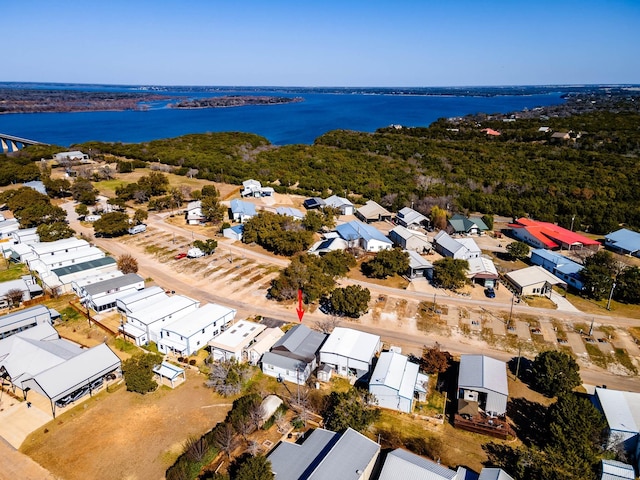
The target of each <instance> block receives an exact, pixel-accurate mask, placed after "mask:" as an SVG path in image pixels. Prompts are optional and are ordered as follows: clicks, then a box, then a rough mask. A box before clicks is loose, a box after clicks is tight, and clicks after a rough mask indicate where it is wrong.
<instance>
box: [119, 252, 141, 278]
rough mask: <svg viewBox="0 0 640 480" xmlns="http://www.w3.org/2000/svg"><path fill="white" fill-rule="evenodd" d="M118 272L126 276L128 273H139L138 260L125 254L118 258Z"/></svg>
mask: <svg viewBox="0 0 640 480" xmlns="http://www.w3.org/2000/svg"><path fill="white" fill-rule="evenodd" d="M117 263H118V270H120V271H121V272H122V273H124V274H125V275H126V274H127V273H138V260H136V259H135V257H133V256H132V255H131V254H129V253H125V254H123V255H120V256H119V257H118V262H117Z"/></svg>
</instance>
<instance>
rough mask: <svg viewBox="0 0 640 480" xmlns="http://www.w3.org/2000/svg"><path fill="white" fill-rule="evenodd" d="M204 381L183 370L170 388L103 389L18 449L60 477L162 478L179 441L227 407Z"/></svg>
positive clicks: (211, 423) (179, 449)
mask: <svg viewBox="0 0 640 480" xmlns="http://www.w3.org/2000/svg"><path fill="white" fill-rule="evenodd" d="M204 381H205V377H204V376H203V375H200V374H197V373H194V372H188V375H187V381H186V382H185V383H183V384H182V385H180V386H179V387H178V388H176V389H175V390H171V389H169V388H167V387H163V388H160V389H159V390H158V391H156V392H155V393H153V394H150V395H145V396H142V395H138V394H134V393H131V392H127V391H126V390H125V388H124V386H123V387H122V388H120V389H119V390H117V391H115V392H113V393H108V392H106V391H105V392H103V393H101V394H100V395H97V396H96V397H95V398H93V399H91V400H89V401H87V402H85V403H83V404H82V405H80V406H79V407H78V408H77V409H74V410H72V411H70V412H67V413H65V414H63V415H61V416H60V417H58V418H56V419H55V420H54V421H52V422H50V423H49V424H47V425H45V426H43V427H42V428H40V429H38V430H36V431H35V432H33V433H32V434H31V435H30V436H29V437H28V438H27V440H26V441H25V442H24V443H23V445H22V447H21V449H20V450H21V451H22V452H24V453H26V454H27V455H29V456H30V457H31V458H32V459H34V460H35V461H36V462H38V463H39V464H40V465H42V466H43V467H45V468H46V469H47V470H49V471H50V472H51V473H53V474H54V475H56V476H57V477H59V478H61V479H64V480H75V479H78V480H81V479H82V480H84V479H87V478H91V479H95V480H100V479H113V478H118V479H126V480H147V479H149V480H154V479H161V478H164V473H165V471H166V469H167V467H169V466H170V465H171V464H172V463H173V462H174V461H175V459H176V458H177V456H178V455H179V454H180V453H182V445H183V444H184V441H185V440H186V439H187V438H188V437H189V436H197V437H199V436H200V435H202V434H203V433H204V432H206V431H207V430H209V429H211V428H212V427H213V426H214V425H215V424H216V423H218V422H219V421H221V420H223V419H224V418H225V416H226V414H227V411H228V410H229V409H230V408H231V402H230V401H229V400H227V399H223V398H220V397H218V396H217V395H214V393H213V392H212V391H211V390H210V389H208V388H206V387H205V386H204V385H203V383H204ZM45 432H46V433H45Z"/></svg>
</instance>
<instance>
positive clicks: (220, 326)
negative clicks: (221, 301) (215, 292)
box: [158, 303, 236, 355]
mask: <svg viewBox="0 0 640 480" xmlns="http://www.w3.org/2000/svg"><path fill="white" fill-rule="evenodd" d="M235 316H236V310H234V309H232V308H228V307H224V306H222V305H217V304H215V303H208V304H206V305H203V306H201V307H200V308H199V309H197V310H195V311H193V312H191V313H188V314H187V315H185V316H183V317H180V318H178V319H176V320H174V321H173V322H171V323H169V324H167V325H164V326H163V327H162V329H161V330H160V338H159V339H158V350H160V352H162V353H172V354H175V355H194V354H195V353H196V352H197V351H198V350H200V349H201V348H203V347H205V346H206V345H207V342H209V340H211V339H212V338H214V337H216V336H217V335H219V334H220V332H221V331H223V330H224V329H225V328H226V327H227V325H229V324H230V323H231V322H233V319H234V318H235Z"/></svg>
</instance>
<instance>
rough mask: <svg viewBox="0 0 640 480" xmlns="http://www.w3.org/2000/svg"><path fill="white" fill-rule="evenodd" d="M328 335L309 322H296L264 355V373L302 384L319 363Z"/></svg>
mask: <svg viewBox="0 0 640 480" xmlns="http://www.w3.org/2000/svg"><path fill="white" fill-rule="evenodd" d="M326 338H327V335H326V334H324V333H320V332H316V331H314V330H311V329H310V328H309V327H307V326H306V325H302V324H301V325H296V326H295V327H293V328H292V329H290V330H289V331H288V332H287V333H286V334H285V335H284V336H283V337H282V338H281V339H280V340H278V341H277V342H276V343H275V344H274V345H273V348H272V349H271V351H270V352H267V353H265V354H264V355H263V356H262V372H263V373H265V374H266V375H269V376H270V377H276V378H279V379H281V380H284V381H287V382H291V383H297V384H299V385H303V384H304V383H305V382H306V381H307V379H308V378H309V376H310V375H311V372H313V371H314V370H315V369H316V367H317V366H318V350H319V349H320V347H321V346H322V344H323V343H324V341H325V340H326Z"/></svg>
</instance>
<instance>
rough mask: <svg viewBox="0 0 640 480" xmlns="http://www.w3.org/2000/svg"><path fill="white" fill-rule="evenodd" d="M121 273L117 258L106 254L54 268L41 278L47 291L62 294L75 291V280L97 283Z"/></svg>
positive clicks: (79, 282)
mask: <svg viewBox="0 0 640 480" xmlns="http://www.w3.org/2000/svg"><path fill="white" fill-rule="evenodd" d="M121 275H122V272H120V271H119V270H118V263H117V262H116V259H115V258H113V257H106V256H105V257H101V258H96V259H94V260H89V261H87V262H81V263H74V264H72V265H67V266H66V267H59V268H54V269H53V270H51V272H50V273H49V274H47V275H43V276H41V277H40V280H42V286H43V287H44V288H45V290H46V291H48V292H51V293H52V294H57V295H62V294H64V293H69V292H72V291H73V282H78V284H79V285H80V284H82V282H87V283H95V282H98V281H102V280H107V279H109V278H114V277H118V276H121Z"/></svg>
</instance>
